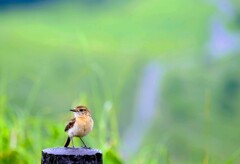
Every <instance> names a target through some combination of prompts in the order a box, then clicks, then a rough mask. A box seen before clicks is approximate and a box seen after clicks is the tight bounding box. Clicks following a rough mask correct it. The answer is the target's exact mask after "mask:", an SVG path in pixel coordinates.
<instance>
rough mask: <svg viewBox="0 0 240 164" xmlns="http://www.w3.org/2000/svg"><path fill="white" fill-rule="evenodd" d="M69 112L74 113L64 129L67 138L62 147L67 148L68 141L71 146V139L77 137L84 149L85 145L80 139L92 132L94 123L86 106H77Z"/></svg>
mask: <svg viewBox="0 0 240 164" xmlns="http://www.w3.org/2000/svg"><path fill="white" fill-rule="evenodd" d="M70 111H72V112H74V118H73V119H71V121H70V122H69V123H68V124H67V126H66V127H65V130H64V131H65V132H67V133H68V138H67V141H66V143H65V145H64V147H68V145H69V143H70V141H72V145H73V137H79V138H80V140H81V141H82V143H83V145H84V147H86V148H87V146H86V144H85V143H84V142H83V140H82V137H84V136H86V135H87V134H88V133H89V132H91V131H92V128H93V124H94V122H93V119H92V117H91V113H90V111H89V110H88V109H87V107H86V106H77V107H76V108H75V109H71V110H70ZM73 147H74V145H73Z"/></svg>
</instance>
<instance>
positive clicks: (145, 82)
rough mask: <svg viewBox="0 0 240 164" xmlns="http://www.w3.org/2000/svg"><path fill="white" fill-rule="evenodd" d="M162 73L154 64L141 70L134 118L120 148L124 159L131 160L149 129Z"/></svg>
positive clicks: (157, 64) (161, 69)
mask: <svg viewBox="0 0 240 164" xmlns="http://www.w3.org/2000/svg"><path fill="white" fill-rule="evenodd" d="M163 73H164V71H163V68H162V67H160V65H159V63H156V62H150V63H148V64H147V65H146V66H145V68H144V69H143V75H142V78H141V80H140V85H139V89H138V93H137V99H136V103H135V112H134V117H133V119H132V122H131V124H130V126H129V127H128V129H127V130H126V133H125V135H124V137H123V140H122V141H123V142H122V143H123V144H122V145H121V147H120V152H121V154H122V155H123V156H124V157H125V158H131V157H132V156H133V155H134V154H135V153H136V152H137V151H138V149H139V147H140V146H141V144H142V143H143V139H144V136H145V134H146V133H147V132H148V130H149V128H150V127H151V124H152V122H153V119H154V115H155V114H156V110H157V103H158V102H159V92H160V86H161V83H162V77H163Z"/></svg>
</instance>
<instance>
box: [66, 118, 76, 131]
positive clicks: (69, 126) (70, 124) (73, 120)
mask: <svg viewBox="0 0 240 164" xmlns="http://www.w3.org/2000/svg"><path fill="white" fill-rule="evenodd" d="M75 121H76V119H75V118H73V119H71V121H70V122H69V123H68V124H67V126H66V127H65V129H64V131H65V132H66V131H68V130H69V129H70V128H71V127H73V125H74V123H75Z"/></svg>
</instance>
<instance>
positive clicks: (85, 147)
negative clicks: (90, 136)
mask: <svg viewBox="0 0 240 164" xmlns="http://www.w3.org/2000/svg"><path fill="white" fill-rule="evenodd" d="M82 148H84V149H91V148H90V147H87V146H86V145H85V146H83V147H82Z"/></svg>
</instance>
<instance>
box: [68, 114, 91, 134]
mask: <svg viewBox="0 0 240 164" xmlns="http://www.w3.org/2000/svg"><path fill="white" fill-rule="evenodd" d="M92 128H93V120H92V118H91V117H77V118H76V122H75V124H74V126H73V127H72V129H69V131H68V134H69V136H72V137H75V136H76V137H84V136H85V135H87V134H88V133H89V132H90V131H92Z"/></svg>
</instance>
